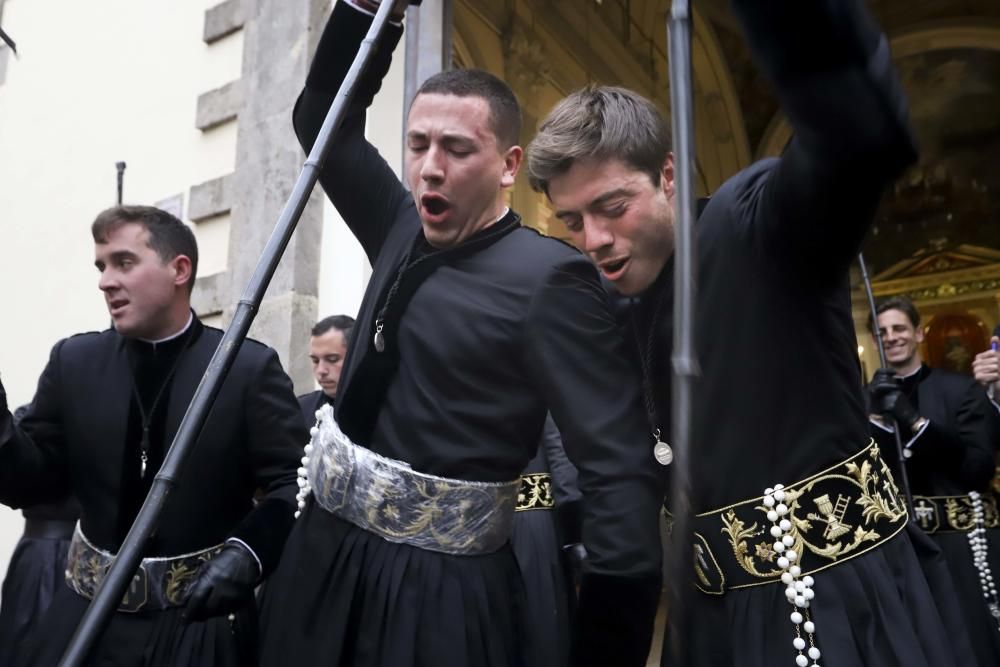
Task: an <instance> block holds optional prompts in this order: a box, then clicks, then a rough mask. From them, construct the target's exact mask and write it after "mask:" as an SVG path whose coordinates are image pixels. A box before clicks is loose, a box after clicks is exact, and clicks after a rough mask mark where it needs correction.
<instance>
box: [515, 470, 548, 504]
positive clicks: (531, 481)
mask: <svg viewBox="0 0 1000 667" xmlns="http://www.w3.org/2000/svg"><path fill="white" fill-rule="evenodd" d="M555 506H556V501H555V499H554V498H553V497H552V475H550V474H549V473H547V472H533V473H530V474H526V475H521V490H520V491H518V492H517V507H515V508H514V510H515V511H517V512H526V511H528V510H550V509H552V508H553V507H555Z"/></svg>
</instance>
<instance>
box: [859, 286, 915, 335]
mask: <svg viewBox="0 0 1000 667" xmlns="http://www.w3.org/2000/svg"><path fill="white" fill-rule="evenodd" d="M887 310H898V311H900V312H901V313H903V314H904V315H906V317H907V319H909V320H910V324H912V325H913V328H914V329H916V328H917V327H919V326H920V312H919V311H918V310H917V307H916V306H914V305H913V302H912V301H910V299H909V297H905V296H901V295H900V296H890V297H887V298H885V299H882V300H881V301H879V302H878V304H876V306H875V312H876V313H877V314H878V315H881V314H882V313H884V312H885V311H887ZM868 330H869V331H871V332H875V322H874V320H872V316H871V315H869V316H868Z"/></svg>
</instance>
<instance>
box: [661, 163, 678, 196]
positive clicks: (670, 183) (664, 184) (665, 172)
mask: <svg viewBox="0 0 1000 667" xmlns="http://www.w3.org/2000/svg"><path fill="white" fill-rule="evenodd" d="M660 187H661V188H663V192H664V194H666V195H667V199H671V200H672V199H673V198H674V193H675V192H676V189H675V183H674V154H673V153H672V152H671V153H667V159H666V160H664V161H663V168H662V169H661V170H660Z"/></svg>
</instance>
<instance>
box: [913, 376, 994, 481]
mask: <svg viewBox="0 0 1000 667" xmlns="http://www.w3.org/2000/svg"><path fill="white" fill-rule="evenodd" d="M996 424H997V420H996V418H995V415H994V414H993V406H992V405H991V404H990V401H989V399H988V398H987V397H986V392H985V390H984V389H983V388H982V387H981V386H980V385H978V384H976V383H975V382H972V381H971V380H970V381H969V382H968V384H967V385H966V386H965V390H964V391H963V392H962V393H961V398H960V400H959V403H958V407H957V410H956V411H955V419H954V422H953V423H952V424H942V423H939V422H937V421H935V420H933V419H931V420H930V421H929V422H928V423H927V426H926V428H924V429H923V431H921V432H920V434H919V435H918V436H917V437H916V438H915V439H914V441H913V443H912V444H911V445H910V448H911V450H912V451H913V456H914V459H916V458H917V457H920V458H929V459H931V460H933V461H934V464H935V466H941V467H942V468H943V471H946V474H948V476H949V477H951V478H953V479H954V480H955V481H956V482H958V483H959V484H961V485H962V486H963V488H967V489H977V490H985V489H987V488H989V485H990V481H991V480H992V479H993V475H994V473H995V472H996V454H997V450H996V444H997V441H998V434H997V432H996Z"/></svg>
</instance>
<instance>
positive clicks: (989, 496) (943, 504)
mask: <svg viewBox="0 0 1000 667" xmlns="http://www.w3.org/2000/svg"><path fill="white" fill-rule="evenodd" d="M876 312H877V314H878V332H879V335H880V336H881V338H882V345H883V347H884V348H885V357H886V363H887V364H888V368H885V369H879V370H878V371H877V372H876V374H875V379H874V380H873V381H872V383H871V384H870V385H869V395H870V397H871V403H872V406H871V407H872V410H873V411H874V412H876V413H877V414H874V415H872V417H871V423H872V435H873V436H874V437H875V439H876V440H877V441H878V442H879V444H880V446H881V447H882V448H883V449H884V450H885V451H893V450H895V448H896V443H895V438H894V436H893V430H894V429H895V428H897V427H898V428H899V429H900V433H901V436H902V442H903V457H904V459H905V463H906V472H907V476H908V478H909V481H910V488H911V490H912V492H913V496H914V498H913V504H914V509H915V511H916V517H915V519H916V522H917V524H918V525H919V526H920V527H921V528H923V529H924V531H925V532H926V533H927V534H929V535H930V536H931V538H932V539H933V540H934V542H935V543H936V544H937V545H938V546H939V547H940V548H941V552H942V553H943V555H944V558H945V560H946V561H947V564H948V569H949V570H950V572H951V578H952V580H953V587H954V591H955V593H956V594H957V595H958V598H959V601H960V602H961V609H962V614H963V618H964V625H965V627H966V628H967V629H968V631H969V637H970V638H971V639H972V648H973V650H974V651H975V653H976V659H977V661H978V664H980V665H996V664H1000V599H998V598H997V594H996V585H995V583H994V579H993V577H994V575H995V576H996V577H998V578H1000V515H998V513H997V499H996V495H995V494H994V493H993V492H992V490H991V489H990V482H991V480H992V479H993V473H994V470H995V467H996V454H997V444H998V438H1000V432H998V430H997V415H996V413H995V412H994V410H993V407H992V406H991V405H990V403H989V400H988V399H987V397H986V392H985V391H983V388H982V387H981V386H980V385H979V384H977V383H976V382H975V380H973V379H972V378H970V377H968V376H966V375H961V374H958V373H952V372H949V371H946V370H943V369H939V368H934V369H932V368H930V367H929V366H927V364H925V363H924V362H923V359H922V358H921V354H920V343H922V342H923V339H924V332H923V329H922V328H921V326H920V313H919V312H918V311H917V309H916V307H915V306H914V305H913V302H912V301H910V300H909V299H908V298H906V297H905V296H894V297H890V298H887V299H884V300H883V301H881V302H879V304H878V305H877V307H876ZM869 330H871V331H874V330H875V329H874V328H871V327H870V328H869ZM980 558H981V559H982V560H981V562H980Z"/></svg>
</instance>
